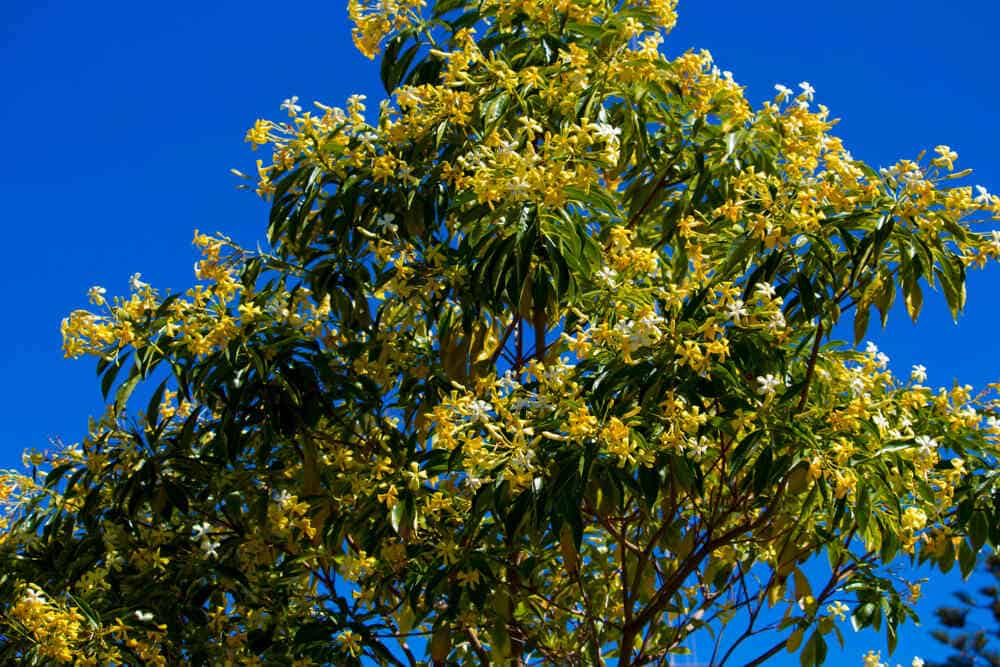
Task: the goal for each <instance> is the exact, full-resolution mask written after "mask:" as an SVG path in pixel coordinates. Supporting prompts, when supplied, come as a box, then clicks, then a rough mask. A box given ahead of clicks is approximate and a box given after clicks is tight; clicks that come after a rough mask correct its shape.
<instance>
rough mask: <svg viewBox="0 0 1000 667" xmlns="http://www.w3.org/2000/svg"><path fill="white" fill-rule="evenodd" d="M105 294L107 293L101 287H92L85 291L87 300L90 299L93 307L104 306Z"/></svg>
mask: <svg viewBox="0 0 1000 667" xmlns="http://www.w3.org/2000/svg"><path fill="white" fill-rule="evenodd" d="M106 293H107V290H106V289H104V288H103V287H99V286H97V285H94V286H93V287H91V288H90V289H89V290H87V298H88V299H90V302H91V303H92V304H94V305H95V306H103V305H104V295H105V294H106Z"/></svg>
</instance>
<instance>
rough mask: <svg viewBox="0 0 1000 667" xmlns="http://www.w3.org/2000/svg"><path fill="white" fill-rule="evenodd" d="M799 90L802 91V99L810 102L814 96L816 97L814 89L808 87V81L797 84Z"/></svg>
mask: <svg viewBox="0 0 1000 667" xmlns="http://www.w3.org/2000/svg"><path fill="white" fill-rule="evenodd" d="M799 88H801V89H802V97H803V98H805V99H807V100H811V99H812V98H813V96H814V95H816V89H815V88H813V87H812V86H811V85H809V82H808V81H803V82H802V83H800V84H799Z"/></svg>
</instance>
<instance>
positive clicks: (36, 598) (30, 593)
mask: <svg viewBox="0 0 1000 667" xmlns="http://www.w3.org/2000/svg"><path fill="white" fill-rule="evenodd" d="M21 599H22V600H24V602H26V603H27V604H29V605H32V606H34V605H43V604H45V603H46V602H48V600H46V599H45V596H44V595H42V591H41V590H39V589H37V588H35V587H34V586H31V587H29V588H28V590H26V591H25V592H24V597H23V598H21Z"/></svg>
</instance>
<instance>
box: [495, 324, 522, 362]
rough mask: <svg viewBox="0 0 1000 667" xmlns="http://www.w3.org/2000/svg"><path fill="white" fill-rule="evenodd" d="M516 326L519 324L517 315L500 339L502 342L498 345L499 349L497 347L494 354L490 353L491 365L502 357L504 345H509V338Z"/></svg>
mask: <svg viewBox="0 0 1000 667" xmlns="http://www.w3.org/2000/svg"><path fill="white" fill-rule="evenodd" d="M516 326H517V318H516V317H515V318H514V319H513V320H512V321H511V323H510V324H509V325H507V328H506V329H505V330H504V332H503V337H502V338H501V339H500V343H499V344H498V345H497V349H495V350H494V351H493V354H491V355H490V366H492V365H493V364H495V363H496V362H497V359H499V358H500V355H501V354H502V353H503V349H504V347H506V346H507V340H508V339H509V338H510V335H511V333H513V331H514V328H515V327H516Z"/></svg>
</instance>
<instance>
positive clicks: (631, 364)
mask: <svg viewBox="0 0 1000 667" xmlns="http://www.w3.org/2000/svg"><path fill="white" fill-rule="evenodd" d="M674 4H675V3H674V1H673V0H615V1H613V2H612V1H611V0H577V1H572V2H571V1H568V0H549V1H546V2H541V1H538V0H521V1H517V2H506V1H505V2H499V1H498V0H480V1H479V2H472V1H469V0H442V1H440V2H436V3H431V4H429V5H425V3H424V2H422V0H382V1H380V2H361V1H358V0H352V1H351V2H350V3H349V11H350V14H351V17H352V19H353V21H354V24H355V29H354V40H355V43H356V45H357V47H358V48H359V49H360V50H361V51H362V52H363V53H365V54H366V55H368V56H369V57H372V58H375V57H380V58H381V69H380V71H381V77H382V81H383V83H384V86H385V89H386V91H387V95H388V98H387V101H385V102H384V103H382V104H381V106H380V109H379V112H378V114H377V115H376V116H375V117H372V118H370V117H369V116H367V115H366V108H365V104H364V100H363V99H362V98H360V97H352V98H350V99H348V100H347V102H346V104H345V105H344V108H337V107H331V106H326V105H324V104H320V103H316V108H315V109H310V110H303V109H302V107H301V106H300V105H299V104H298V100H297V98H291V99H288V100H286V101H285V103H284V104H283V105H282V108H283V109H284V111H285V112H286V113H287V116H288V117H287V119H281V120H259V121H258V122H257V123H256V124H255V125H254V127H253V128H251V129H250V130H249V131H248V133H247V137H246V138H247V141H248V142H250V143H251V144H252V146H253V148H254V149H257V148H265V149H266V150H267V151H268V153H267V154H266V157H264V158H263V159H262V160H260V161H258V162H257V175H256V176H255V177H248V180H250V181H252V182H253V183H254V185H251V186H250V187H255V188H256V191H257V193H258V194H259V195H260V196H261V197H263V198H264V199H266V200H267V201H268V202H270V216H269V222H268V226H267V230H266V241H267V243H266V245H265V248H266V249H264V250H257V251H250V250H248V249H245V248H241V247H238V246H237V245H236V244H235V243H233V242H232V241H231V240H230V239H229V238H227V237H226V236H224V235H221V234H216V235H207V234H203V233H198V232H196V233H195V239H194V241H195V244H196V245H197V246H198V248H200V250H201V253H202V259H201V260H200V261H199V262H198V264H197V265H196V266H195V274H196V278H197V282H196V283H195V284H194V286H193V287H191V288H190V289H188V290H186V291H182V292H176V293H168V292H165V291H161V290H158V289H157V288H155V287H153V286H151V285H148V284H145V283H143V282H141V281H140V280H139V279H138V276H136V277H135V278H134V279H133V281H132V289H131V292H130V293H129V294H127V295H124V296H119V297H114V298H111V297H109V296H107V295H106V293H105V291H104V290H103V289H101V288H99V287H95V288H92V289H91V290H90V293H89V296H90V300H91V303H92V306H93V308H92V309H91V310H78V311H75V312H73V313H72V314H70V315H69V317H68V318H67V319H66V320H65V321H64V323H63V336H64V346H65V352H66V355H67V356H70V357H78V356H81V355H93V356H95V357H96V358H97V372H98V376H99V378H100V380H99V382H100V387H101V390H102V391H103V392H104V395H105V397H106V398H107V399H108V405H107V411H106V413H105V414H104V415H103V416H101V417H100V418H99V419H95V420H94V422H93V423H92V424H91V426H90V429H89V435H88V436H87V437H86V438H85V439H83V440H82V441H81V442H80V443H79V444H76V445H72V446H66V447H57V448H52V449H50V450H48V451H44V452H29V453H27V454H26V460H27V462H28V464H29V467H30V470H28V471H27V472H22V473H15V472H9V473H4V476H3V477H2V478H0V481H2V484H0V497H2V498H3V499H4V510H3V515H2V519H0V522H2V523H0V527H2V532H0V657H2V658H3V659H4V660H5V661H8V662H10V661H13V660H16V661H18V663H19V664H50V663H60V662H62V663H75V664H79V665H95V664H107V663H108V662H112V663H114V664H123V663H127V664H150V665H156V664H171V665H172V664H181V663H191V664H199V665H202V664H205V665H207V664H247V665H254V664H258V665H259V664H267V665H296V666H302V665H317V664H325V663H328V664H336V665H352V664H361V663H362V662H364V663H366V664H379V665H390V664H391V665H416V664H428V663H430V664H433V665H446V664H484V665H485V664H493V665H505V664H513V665H518V666H524V665H541V664H547V665H602V664H606V662H607V661H611V664H618V665H621V666H622V667H626V666H630V665H651V664H665V663H666V661H667V660H668V659H669V658H670V656H672V655H674V654H676V653H681V652H684V651H685V650H687V647H688V643H689V640H690V638H691V637H692V636H707V637H710V638H711V639H712V641H714V645H712V652H711V655H710V656H700V657H702V658H703V659H706V658H707V659H708V660H710V661H711V663H712V664H724V663H727V661H728V662H729V663H730V664H731V663H732V661H733V660H735V659H736V658H734V657H733V656H734V655H740V656H743V657H741V658H740V660H741V661H743V662H746V663H749V664H758V663H760V662H764V661H766V660H767V659H769V658H770V657H772V656H774V655H776V654H778V653H779V652H781V651H791V652H798V653H799V655H800V659H801V662H802V664H803V665H813V664H819V663H822V662H823V661H824V659H825V657H826V655H827V652H828V646H829V643H830V641H835V640H836V638H839V637H840V634H841V629H840V625H839V624H840V623H841V622H842V621H844V620H845V619H846V617H847V616H848V615H849V616H850V619H851V621H852V622H853V624H854V625H855V626H856V627H867V626H872V627H874V628H876V629H882V628H884V629H885V631H886V633H887V637H888V638H889V643H890V646H893V645H894V643H895V638H896V629H897V627H898V626H899V624H901V623H903V622H905V621H906V620H907V619H908V618H911V617H912V616H913V611H912V608H913V603H914V601H915V600H916V597H917V596H918V595H919V584H918V583H916V582H907V581H905V580H902V579H900V578H899V577H898V576H897V575H895V574H894V573H893V570H892V569H891V568H890V566H891V565H892V564H894V563H897V562H899V561H900V560H901V559H909V560H911V561H916V562H929V563H932V564H934V565H935V566H937V567H939V568H940V569H941V570H945V571H946V570H948V569H950V568H952V567H953V566H954V565H955V563H956V562H957V563H958V565H959V567H960V568H961V569H962V571H963V572H966V573H968V572H970V571H971V570H972V569H973V568H974V567H975V564H976V561H977V554H979V553H980V551H981V550H982V549H983V548H984V547H986V546H992V547H995V546H996V545H997V544H998V542H1000V492H998V484H997V475H998V474H1000V473H998V472H997V466H996V464H997V451H998V446H997V443H998V438H1000V421H998V418H997V407H998V403H997V399H996V395H995V389H996V388H997V387H990V388H987V389H986V390H984V391H983V392H981V393H977V392H976V391H974V390H973V389H972V388H971V387H968V386H963V385H955V386H952V387H945V388H941V389H932V388H931V387H929V386H927V385H925V384H924V383H925V382H926V380H927V378H926V373H925V370H924V369H923V368H922V367H920V366H917V367H915V368H914V369H913V371H912V373H911V374H910V376H909V377H897V376H895V375H893V374H892V373H891V372H890V371H889V370H888V359H887V358H886V356H885V355H884V354H883V353H881V352H879V351H878V350H877V349H876V348H875V347H874V346H872V345H868V346H867V347H860V346H859V344H860V343H861V342H862V341H863V339H864V336H865V333H866V331H867V329H868V326H869V319H870V317H871V316H872V314H873V313H874V314H876V316H877V319H878V320H879V322H880V323H881V325H882V326H885V325H886V324H887V321H888V319H889V317H890V313H891V311H892V306H893V303H894V301H895V300H896V298H897V295H898V297H899V298H900V299H901V300H902V301H903V302H904V304H905V308H906V311H907V312H908V313H909V315H910V316H911V317H912V318H913V319H914V320H916V319H917V316H918V315H919V313H920V311H921V306H922V302H923V297H922V295H923V292H924V290H925V289H927V288H929V287H930V288H934V289H939V290H941V291H942V292H943V294H944V297H945V299H946V301H947V303H948V306H949V308H950V310H951V314H952V315H953V316H957V315H958V314H959V312H960V311H961V310H962V309H963V308H964V306H965V279H966V271H967V270H968V269H969V268H975V267H981V266H983V265H984V264H986V263H987V262H989V261H993V260H995V259H997V257H998V256H1000V233H998V232H996V231H990V229H989V228H988V227H987V226H986V225H988V221H989V220H991V219H993V220H996V219H998V217H1000V198H998V197H997V196H994V195H991V194H990V193H989V192H988V191H986V190H985V189H983V188H978V189H975V188H973V187H972V186H970V185H966V184H964V181H963V180H962V179H963V178H964V177H965V176H966V175H967V172H960V171H956V167H955V161H956V159H957V155H956V154H955V153H954V152H953V151H952V150H951V149H950V148H948V147H947V146H938V147H937V148H935V149H934V150H933V152H932V153H931V154H930V155H924V154H923V153H922V154H920V155H919V156H915V157H913V159H904V160H900V161H899V162H898V163H896V164H894V165H891V166H889V167H887V168H884V169H880V170H876V169H873V168H872V167H870V166H868V165H867V164H865V163H863V162H861V161H859V160H856V159H854V158H853V157H852V155H851V154H850V153H849V152H848V150H847V149H846V148H845V147H844V145H843V143H842V142H841V140H840V139H838V138H837V137H836V136H835V135H833V134H831V130H832V128H833V126H834V124H835V121H834V120H833V119H832V118H831V116H830V113H829V111H828V109H826V108H825V107H824V106H822V105H819V104H817V103H816V102H815V101H814V99H813V97H814V91H813V90H812V88H811V86H809V85H808V84H806V83H803V84H801V85H800V87H799V88H798V89H797V90H795V91H793V90H789V89H787V88H784V87H781V86H779V87H778V91H777V95H776V97H774V99H773V100H771V101H768V102H766V103H764V105H763V106H762V107H761V108H759V109H754V108H753V107H752V106H751V105H750V104H749V103H748V101H747V99H746V97H745V96H744V91H743V88H742V87H741V86H740V85H739V84H738V83H737V82H736V80H735V79H734V77H733V75H732V74H731V73H729V72H726V71H722V70H720V68H719V67H717V66H716V65H715V64H714V62H713V60H712V57H711V55H710V54H709V53H707V52H705V51H701V52H694V51H692V52H688V53H685V54H683V55H681V56H679V57H676V58H673V59H668V58H666V57H665V56H664V55H663V54H662V53H661V51H660V48H659V47H660V45H661V43H662V42H663V40H664V38H665V36H666V34H667V33H668V32H669V30H670V28H671V27H672V26H673V25H674V22H675V20H676V15H675V6H674ZM845 318H850V320H853V332H854V340H853V341H851V342H840V341H836V340H832V339H831V332H832V331H834V329H835V327H836V326H837V324H838V323H840V322H842V321H843V320H845ZM850 320H848V321H850ZM140 398H141V400H140ZM815 562H822V563H823V567H822V568H819V567H812V566H811V565H812V564H813V563H815ZM807 563H808V564H810V566H809V567H805V566H806V564H807ZM817 572H819V573H820V574H821V575H822V576H821V577H820V574H817ZM699 633H700V634H699ZM748 647H749V648H748ZM747 651H751V654H750V655H749V657H747V656H748V653H747Z"/></svg>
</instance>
